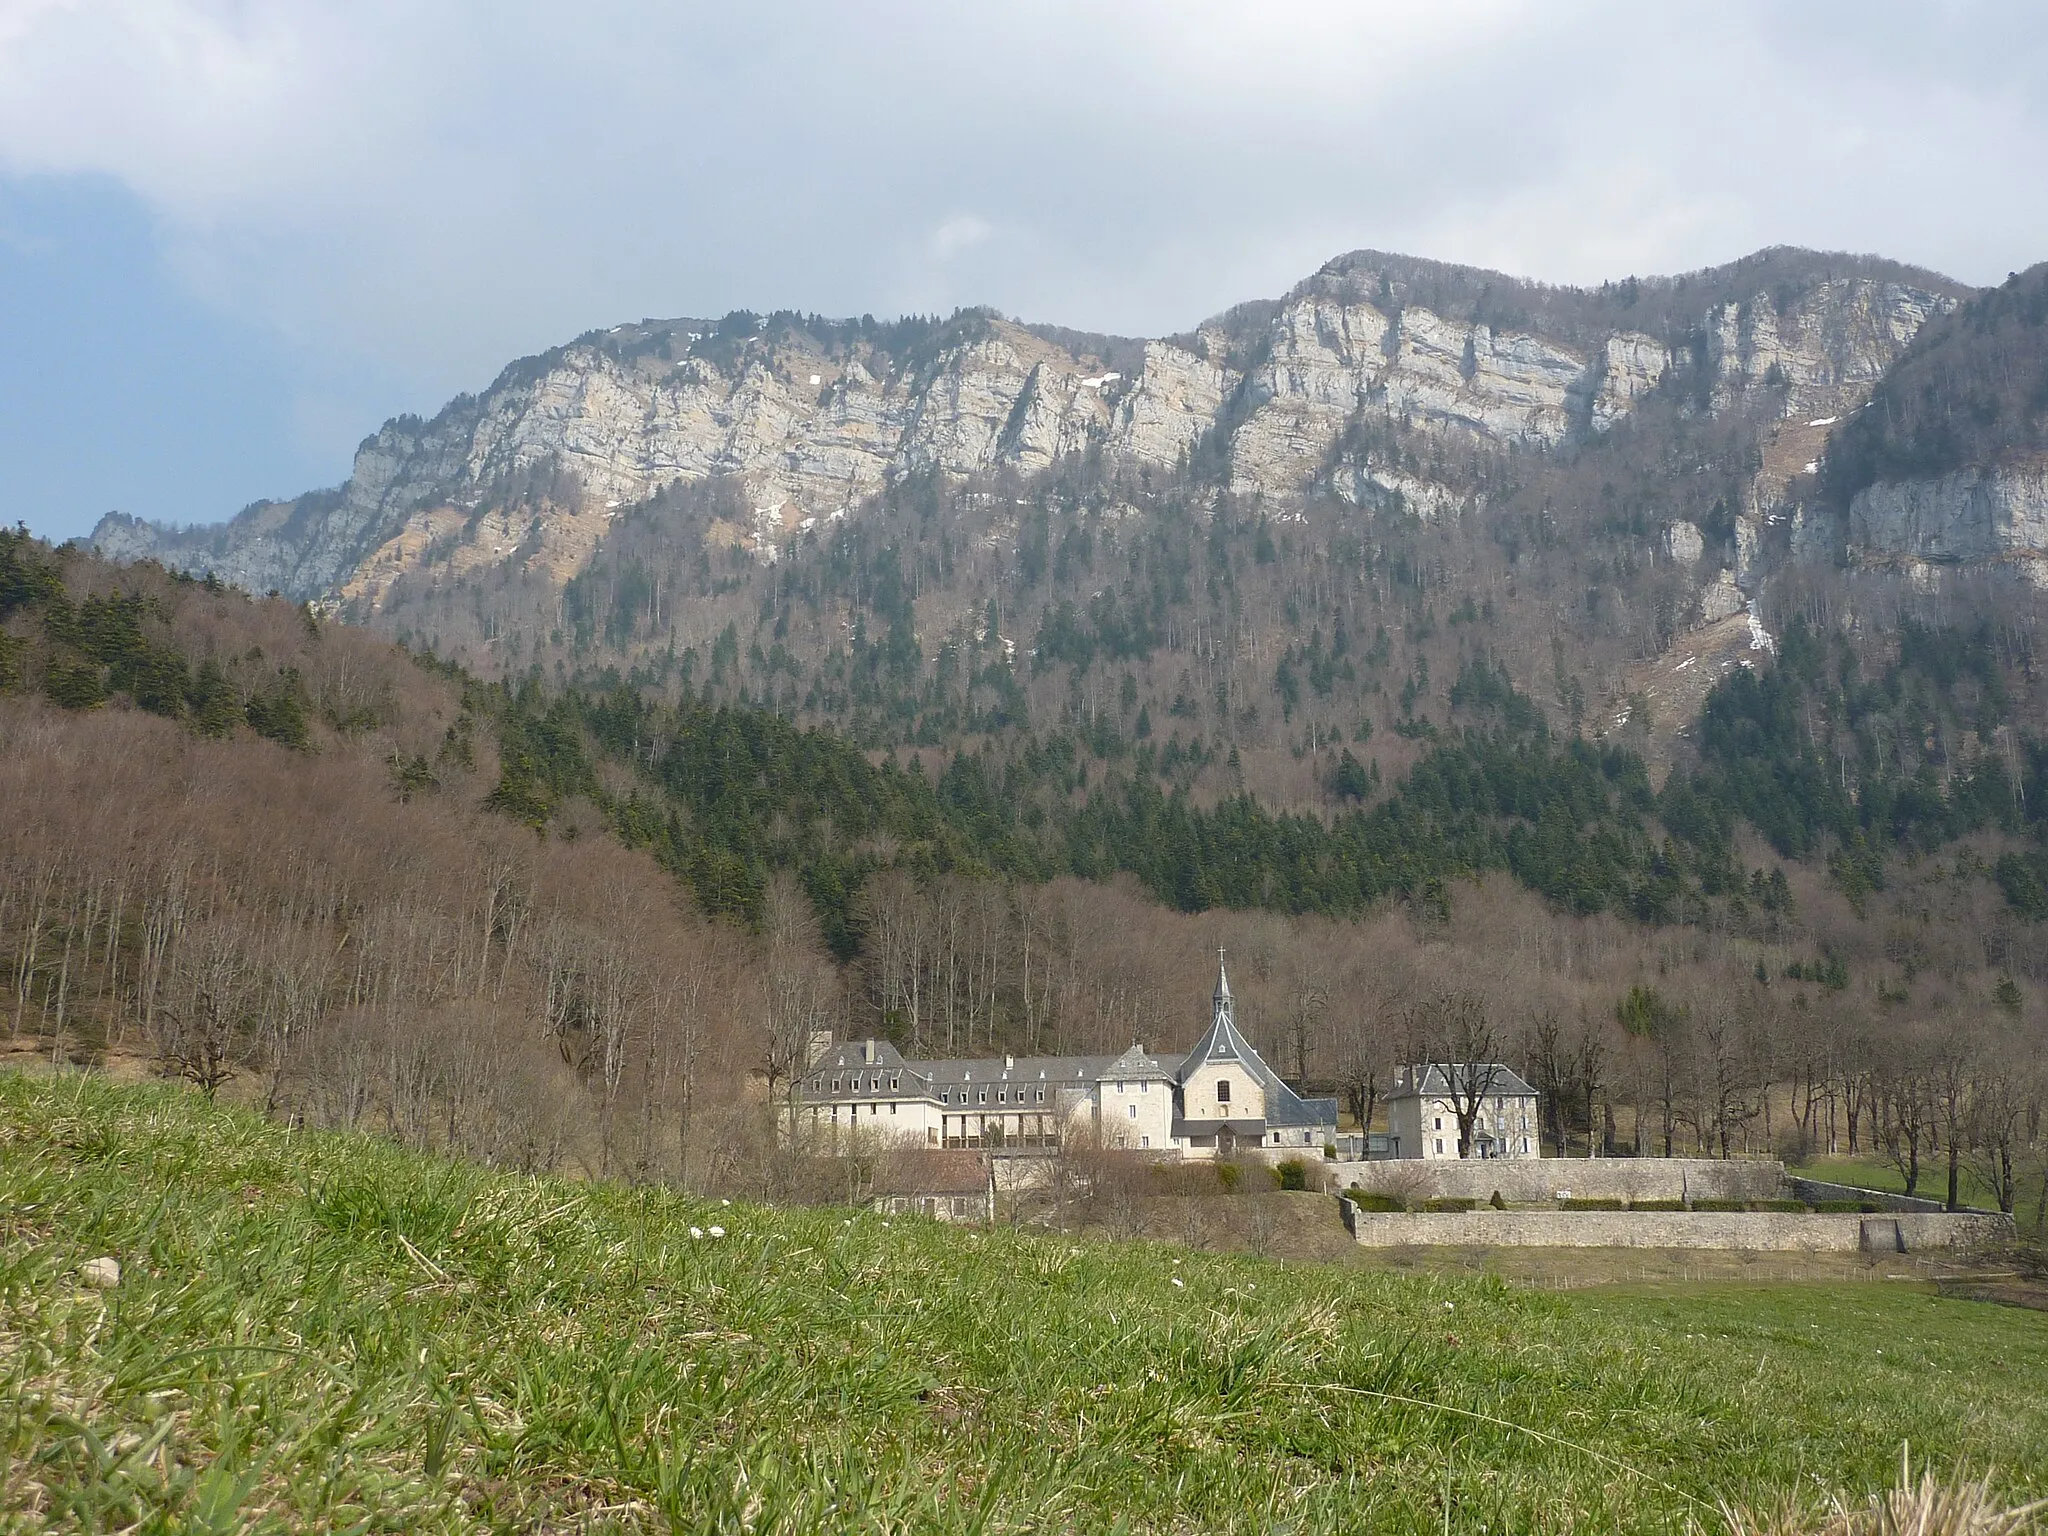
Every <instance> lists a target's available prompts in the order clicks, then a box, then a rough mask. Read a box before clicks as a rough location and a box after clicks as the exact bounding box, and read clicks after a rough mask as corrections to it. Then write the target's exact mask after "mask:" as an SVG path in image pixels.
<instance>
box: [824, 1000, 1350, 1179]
mask: <svg viewBox="0 0 2048 1536" xmlns="http://www.w3.org/2000/svg"><path fill="white" fill-rule="evenodd" d="M797 1092H798V1104H797V1114H798V1115H799V1117H800V1119H799V1123H800V1124H802V1125H803V1126H805V1127H806V1128H807V1129H808V1130H809V1131H810V1133H811V1135H812V1138H813V1142H814V1144H815V1145H819V1146H822V1147H829V1146H832V1145H834V1144H835V1143H837V1144H848V1143H853V1142H859V1141H866V1140H870V1139H873V1140H877V1141H881V1142H885V1143H891V1144H895V1145H899V1146H908V1147H931V1148H940V1149H949V1148H951V1149H961V1148H984V1149H988V1150H991V1151H998V1152H1005V1153H1008V1152H1015V1153H1020V1154H1024V1153H1031V1152H1041V1153H1042V1152H1044V1151H1045V1150H1047V1149H1051V1148H1057V1147H1060V1146H1064V1145H1068V1144H1071V1143H1074V1142H1076V1141H1077V1140H1078V1141H1081V1142H1084V1143H1085V1144H1086V1145H1088V1146H1091V1147H1093V1146H1103V1147H1110V1148H1122V1149H1125V1150H1128V1151H1132V1152H1150V1153H1153V1154H1155V1155H1157V1156H1159V1157H1162V1158H1167V1159H1210V1158H1216V1157H1226V1156H1229V1155H1231V1154H1233V1153H1253V1154H1260V1155H1264V1156H1267V1157H1275V1158H1277V1157H1279V1156H1281V1155H1283V1154H1287V1155H1295V1156H1299V1155H1301V1154H1304V1153H1306V1154H1308V1155H1310V1156H1313V1157H1321V1156H1322V1155H1323V1150H1324V1148H1325V1147H1326V1146H1329V1145H1331V1144H1332V1143H1334V1141H1335V1139H1336V1135H1337V1101H1336V1100H1335V1099H1305V1098H1302V1097H1301V1096H1300V1095H1299V1094H1297V1093H1295V1091H1294V1090H1293V1089H1292V1088H1289V1087H1288V1086H1287V1084H1286V1083H1284V1082H1282V1081H1281V1080H1280V1076H1279V1074H1278V1073H1276V1072H1275V1071H1273V1069H1272V1068H1271V1067H1269V1066H1267V1065H1266V1063H1265V1062H1264V1061H1263V1060H1262V1059H1260V1056H1259V1053H1258V1052H1257V1051H1255V1050H1253V1049H1252V1047H1251V1042H1250V1041H1248V1040H1246V1039H1245V1038H1244V1036H1243V1035H1241V1034H1239V1033H1238V1029H1237V1018H1236V1005H1235V1003H1234V1002H1233V1001H1232V999H1231V995H1230V978H1229V976H1228V975H1227V974H1226V972H1225V971H1224V968H1223V965H1222V963H1221V961H1220V960H1219V962H1218V964H1217V968H1216V991H1215V995H1214V997H1213V999H1212V1012H1211V1016H1210V1022H1209V1028H1208V1031H1207V1033H1205V1034H1204V1035H1203V1036H1202V1038H1201V1039H1200V1040H1199V1041H1197V1042H1196V1043H1195V1046H1194V1049H1192V1050H1191V1051H1189V1052H1188V1053H1187V1054H1186V1055H1185V1056H1183V1057H1180V1058H1179V1059H1178V1060H1176V1059H1174V1058H1172V1057H1166V1056H1158V1055H1154V1054H1153V1053H1151V1052H1149V1051H1147V1050H1146V1049H1145V1048H1144V1047H1143V1046H1142V1045H1133V1046H1132V1047H1131V1048H1130V1049H1129V1050H1127V1051H1125V1052H1124V1053H1123V1054H1122V1055H1120V1056H995V1057H989V1058H987V1059H985V1060H977V1061H913V1060H911V1059H909V1058H907V1057H905V1056H904V1055H903V1054H902V1053H901V1052H900V1051H898V1050H897V1049H896V1047H895V1046H893V1045H891V1044H890V1043H889V1042H888V1041H886V1040H864V1041H849V1042H840V1043H835V1044H833V1045H830V1046H828V1047H827V1048H826V1049H825V1051H824V1052H823V1053H822V1054H821V1055H820V1056H819V1057H818V1058H817V1059H816V1060H815V1061H814V1062H813V1063H812V1065H811V1067H810V1069H809V1070H808V1072H807V1073H806V1074H805V1075H804V1076H803V1077H802V1078H801V1079H800V1080H799V1082H798V1084H797Z"/></svg>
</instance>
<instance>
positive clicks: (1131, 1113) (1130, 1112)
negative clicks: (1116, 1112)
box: [1124, 1104, 1138, 1120]
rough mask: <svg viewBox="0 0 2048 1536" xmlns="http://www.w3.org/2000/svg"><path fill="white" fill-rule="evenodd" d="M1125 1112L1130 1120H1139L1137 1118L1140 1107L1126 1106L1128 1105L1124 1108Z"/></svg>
mask: <svg viewBox="0 0 2048 1536" xmlns="http://www.w3.org/2000/svg"><path fill="white" fill-rule="evenodd" d="M1124 1111H1125V1113H1126V1115H1127V1116H1128V1117H1129V1118H1130V1119H1132V1120H1135V1119H1137V1118H1138V1106H1137V1105H1135V1104H1126V1105H1125V1106H1124Z"/></svg>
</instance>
